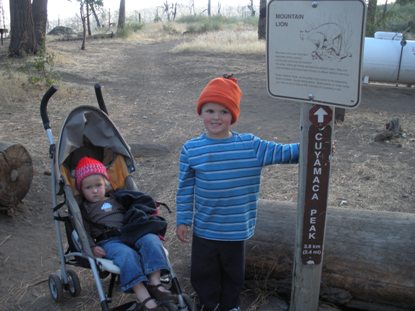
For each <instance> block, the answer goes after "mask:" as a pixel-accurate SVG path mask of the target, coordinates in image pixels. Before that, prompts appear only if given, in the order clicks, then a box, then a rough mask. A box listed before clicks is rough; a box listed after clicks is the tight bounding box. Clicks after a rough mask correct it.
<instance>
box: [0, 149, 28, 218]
mask: <svg viewBox="0 0 415 311" xmlns="http://www.w3.org/2000/svg"><path fill="white" fill-rule="evenodd" d="M32 178H33V166H32V158H31V156H30V154H29V152H28V151H27V150H26V149H25V148H24V147H23V146H22V145H21V144H16V143H8V142H0V209H1V210H8V209H9V208H13V207H16V206H17V204H18V203H19V202H21V200H22V199H23V198H24V197H25V195H26V194H27V192H28V191H29V189H30V185H31V183H32Z"/></svg>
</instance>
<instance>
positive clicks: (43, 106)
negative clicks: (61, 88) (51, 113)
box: [40, 85, 58, 130]
mask: <svg viewBox="0 0 415 311" xmlns="http://www.w3.org/2000/svg"><path fill="white" fill-rule="evenodd" d="M57 90H58V89H57V88H56V87H54V86H53V85H52V86H51V87H50V88H49V90H47V92H46V93H45V95H43V97H42V100H41V102H40V116H41V117H42V122H43V127H44V129H45V130H48V129H50V125H49V117H48V109H47V107H48V101H49V99H50V98H51V97H52V95H53V94H55V92H56V91H57Z"/></svg>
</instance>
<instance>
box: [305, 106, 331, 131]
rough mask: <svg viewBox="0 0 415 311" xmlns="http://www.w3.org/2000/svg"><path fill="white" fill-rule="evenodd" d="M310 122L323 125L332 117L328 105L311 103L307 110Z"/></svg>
mask: <svg viewBox="0 0 415 311" xmlns="http://www.w3.org/2000/svg"><path fill="white" fill-rule="evenodd" d="M309 118H310V122H311V124H313V125H315V126H317V127H325V126H326V125H327V124H329V123H330V122H331V120H332V118H333V110H332V109H331V108H330V107H328V106H321V105H313V107H311V109H310V112H309Z"/></svg>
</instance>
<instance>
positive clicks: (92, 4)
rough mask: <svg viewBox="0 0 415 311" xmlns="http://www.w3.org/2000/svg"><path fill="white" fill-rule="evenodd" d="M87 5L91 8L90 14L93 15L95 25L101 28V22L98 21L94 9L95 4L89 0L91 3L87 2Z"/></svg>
mask: <svg viewBox="0 0 415 311" xmlns="http://www.w3.org/2000/svg"><path fill="white" fill-rule="evenodd" d="M89 7H90V9H91V12H92V15H94V18H95V22H96V23H97V27H98V28H101V23H100V21H99V18H98V15H97V12H96V10H95V5H94V3H93V2H91V3H90V4H89Z"/></svg>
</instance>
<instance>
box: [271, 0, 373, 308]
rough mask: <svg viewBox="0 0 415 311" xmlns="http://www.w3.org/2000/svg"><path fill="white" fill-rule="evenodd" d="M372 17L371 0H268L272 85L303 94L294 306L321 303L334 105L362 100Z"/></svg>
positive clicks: (286, 93) (281, 94)
mask: <svg viewBox="0 0 415 311" xmlns="http://www.w3.org/2000/svg"><path fill="white" fill-rule="evenodd" d="M365 19H366V6H365V3H364V1H363V0H342V1H336V0H319V1H304V0H271V1H270V2H269V3H268V7H267V68H268V70H267V86H268V87H267V90H268V93H269V94H270V95H271V96H273V97H277V98H282V99H286V100H293V101H297V102H298V101H302V102H303V104H302V108H301V121H300V128H301V146H300V169H299V188H298V202H297V204H298V207H297V227H296V241H295V254H294V271H293V285H292V291H291V302H290V311H304V310H307V311H317V309H318V305H319V293H320V281H321V271H322V264H323V257H324V233H325V227H326V210H327V197H328V189H329V177H330V157H331V151H332V134H333V132H334V117H333V116H334V107H342V108H355V107H357V106H358V105H359V103H360V94H361V70H362V59H363V57H362V55H363V42H364V32H365V31H364V30H365Z"/></svg>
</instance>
